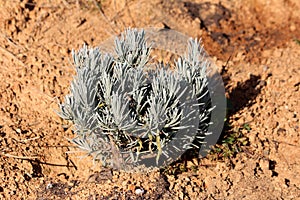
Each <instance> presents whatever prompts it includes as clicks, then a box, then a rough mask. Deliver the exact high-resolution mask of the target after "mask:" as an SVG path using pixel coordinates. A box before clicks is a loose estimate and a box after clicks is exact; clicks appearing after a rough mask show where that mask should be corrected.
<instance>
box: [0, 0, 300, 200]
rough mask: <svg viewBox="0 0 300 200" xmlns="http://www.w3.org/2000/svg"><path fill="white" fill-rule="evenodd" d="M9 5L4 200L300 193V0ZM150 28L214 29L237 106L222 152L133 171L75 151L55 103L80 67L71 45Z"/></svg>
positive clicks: (2, 28)
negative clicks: (111, 167) (96, 162)
mask: <svg viewBox="0 0 300 200" xmlns="http://www.w3.org/2000/svg"><path fill="white" fill-rule="evenodd" d="M97 2H98V3H97ZM0 9H1V12H0V69H1V73H0V79H1V81H0V116H1V117H0V144H1V145H0V150H1V152H0V166H1V167H0V178H1V181H0V199H300V187H299V186H300V156H299V155H300V145H299V138H300V136H299V133H300V128H299V125H300V123H299V115H300V103H299V101H300V95H299V87H300V61H299V57H300V41H299V39H300V31H299V26H300V1H298V0H270V1H258V0H246V1H243V0H237V1H230V0H225V1H217V0H211V1H203V0H194V1H191V0H186V1H176V0H172V1H171V0H170V1H167V0H153V1H146V0H140V1H138V0H127V1H126V0H120V1H99V0H98V1H93V0H86V1H85V0H39V1H37V0H13V1H7V0H0ZM149 26H154V27H161V28H163V27H164V26H168V27H169V28H171V29H174V30H177V31H180V32H182V33H185V34H187V35H189V36H192V37H202V39H203V42H204V46H205V48H206V50H207V51H208V53H209V54H210V55H211V56H212V57H213V59H214V60H215V61H216V64H217V65H218V67H219V69H220V72H221V73H222V76H223V79H224V83H225V86H226V95H227V97H228V99H229V107H228V122H227V123H226V127H225V129H224V133H223V136H222V138H223V139H221V140H220V142H219V144H218V145H217V146H216V147H215V150H214V153H212V154H211V155H209V156H208V157H207V158H204V159H201V160H200V159H197V158H183V159H182V160H180V161H179V162H177V163H174V165H172V166H170V167H169V168H166V169H162V170H155V171H149V172H132V173H128V172H118V171H113V170H109V169H101V168H100V167H98V166H94V165H93V163H92V162H90V158H84V159H81V160H80V159H78V158H77V157H76V156H77V155H75V154H66V152H67V151H72V150H74V148H73V145H72V144H70V143H68V141H67V139H66V138H68V137H69V138H71V137H73V133H72V131H71V128H70V124H67V122H65V121H62V120H61V119H60V118H59V117H58V116H57V115H56V114H55V112H54V109H56V108H57V103H58V102H59V101H60V100H62V99H63V97H64V95H66V94H67V93H68V87H69V83H70V81H71V80H72V76H73V75H74V69H73V67H72V66H71V63H70V52H71V50H72V49H78V48H80V47H81V46H82V45H83V43H87V44H88V45H91V46H97V45H99V44H100V43H101V41H104V40H105V39H107V38H108V37H110V36H112V35H115V34H118V33H120V32H122V31H123V30H124V29H125V28H126V27H149ZM228 139H229V140H230V139H232V140H231V141H233V142H231V143H230V142H228V141H229V140H228ZM224 140H226V141H227V142H224ZM222 141H223V142H222ZM139 189H143V190H144V193H143V194H136V192H137V191H138V190H139Z"/></svg>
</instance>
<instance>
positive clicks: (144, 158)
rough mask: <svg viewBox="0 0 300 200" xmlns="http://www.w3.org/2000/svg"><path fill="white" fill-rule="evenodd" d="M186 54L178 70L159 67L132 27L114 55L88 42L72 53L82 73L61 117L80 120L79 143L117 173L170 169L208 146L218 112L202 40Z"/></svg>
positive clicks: (192, 44)
mask: <svg viewBox="0 0 300 200" xmlns="http://www.w3.org/2000/svg"><path fill="white" fill-rule="evenodd" d="M187 49H188V51H187V54H186V55H185V56H183V57H180V58H179V59H178V60H176V61H175V65H174V66H175V69H174V70H170V69H168V67H167V65H165V64H161V63H160V64H156V65H155V64H153V62H151V63H150V62H149V60H151V59H153V58H152V57H151V55H150V53H151V45H149V44H148V43H147V41H146V37H145V32H144V31H143V30H141V31H139V30H137V29H128V30H126V31H125V32H124V33H123V34H122V35H121V36H120V38H116V39H115V55H112V54H108V53H105V52H101V51H100V49H98V48H88V47H87V46H85V45H84V46H83V48H82V49H80V50H79V51H78V52H74V51H73V52H72V55H73V62H74V65H75V67H76V72H77V75H76V76H75V77H74V80H73V82H72V83H71V87H70V94H69V95H67V96H66V97H65V101H64V103H62V104H60V111H59V112H58V114H59V115H60V116H61V117H62V118H63V119H66V120H70V121H72V122H73V123H74V133H75V135H76V136H75V138H73V139H72V142H73V143H74V144H76V145H77V146H78V147H79V148H81V149H82V150H84V151H86V152H87V153H88V154H89V155H93V156H94V160H100V161H101V163H102V164H103V165H109V166H112V167H118V168H127V167H128V166H137V165H142V164H144V165H146V166H161V165H166V164H169V162H171V161H173V160H174V159H177V157H178V155H180V154H178V152H180V153H182V152H183V151H185V150H186V149H188V148H191V147H192V146H193V144H196V143H197V144H201V140H202V138H203V137H205V134H206V131H207V126H208V123H209V120H207V119H209V115H210V112H209V108H211V107H210V106H209V105H210V98H209V92H208V89H207V78H206V66H207V65H208V63H207V62H206V61H205V59H204V57H203V56H202V48H201V46H200V44H199V42H198V41H197V40H192V39H191V40H189V41H188V48H187ZM154 65H155V66H154ZM195 141H196V142H195Z"/></svg>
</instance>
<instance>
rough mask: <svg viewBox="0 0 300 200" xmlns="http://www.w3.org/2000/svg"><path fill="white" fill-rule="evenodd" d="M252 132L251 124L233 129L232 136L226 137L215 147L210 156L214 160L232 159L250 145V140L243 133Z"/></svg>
mask: <svg viewBox="0 0 300 200" xmlns="http://www.w3.org/2000/svg"><path fill="white" fill-rule="evenodd" d="M245 130H246V131H247V132H249V131H251V127H250V125H249V124H247V123H246V124H244V125H242V126H241V127H238V128H236V129H233V130H232V131H231V133H230V134H228V135H227V136H225V137H224V138H223V140H222V142H221V144H217V145H215V146H214V147H213V148H212V150H211V152H210V155H211V156H212V158H213V159H216V160H220V159H224V158H230V157H232V156H234V155H236V154H237V153H239V152H241V151H242V147H243V146H247V145H249V139H248V138H247V137H246V136H245V135H244V133H243V132H245Z"/></svg>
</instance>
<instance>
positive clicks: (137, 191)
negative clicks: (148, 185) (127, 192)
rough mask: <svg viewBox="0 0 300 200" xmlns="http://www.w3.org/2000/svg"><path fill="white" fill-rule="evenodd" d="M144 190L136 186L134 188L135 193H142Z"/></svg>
mask: <svg viewBox="0 0 300 200" xmlns="http://www.w3.org/2000/svg"><path fill="white" fill-rule="evenodd" d="M144 192H145V190H144V189H143V188H137V189H135V194H137V195H143V194H144Z"/></svg>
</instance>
